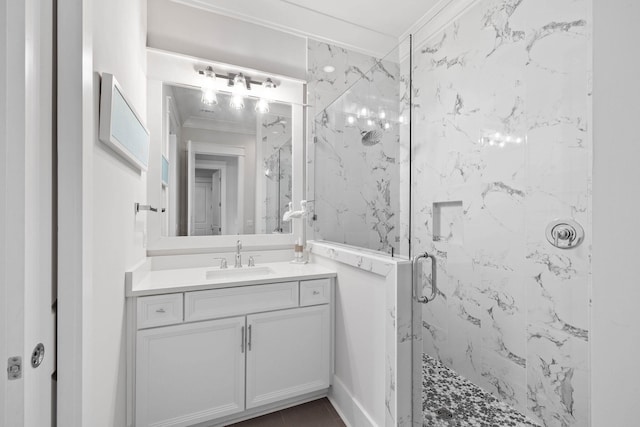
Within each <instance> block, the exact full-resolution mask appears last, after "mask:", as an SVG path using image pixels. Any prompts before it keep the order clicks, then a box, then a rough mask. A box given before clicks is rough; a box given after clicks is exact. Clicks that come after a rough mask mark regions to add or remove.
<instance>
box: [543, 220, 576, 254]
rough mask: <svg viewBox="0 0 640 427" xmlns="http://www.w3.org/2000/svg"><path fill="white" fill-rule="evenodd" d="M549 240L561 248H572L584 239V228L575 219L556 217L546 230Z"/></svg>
mask: <svg viewBox="0 0 640 427" xmlns="http://www.w3.org/2000/svg"><path fill="white" fill-rule="evenodd" d="M546 235H547V240H548V241H549V243H551V244H552V245H553V246H555V247H556V248H559V249H571V248H575V247H576V246H578V245H579V244H580V243H582V241H583V240H584V229H583V228H582V226H581V225H580V224H579V223H578V222H576V221H575V220H573V219H555V220H553V221H551V222H550V223H549V225H548V226H547V230H546Z"/></svg>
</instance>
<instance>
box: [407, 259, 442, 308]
mask: <svg viewBox="0 0 640 427" xmlns="http://www.w3.org/2000/svg"><path fill="white" fill-rule="evenodd" d="M422 259H430V260H431V295H430V296H429V297H425V296H422V295H421V294H422V291H421V290H420V289H419V287H418V276H419V274H418V271H417V270H418V266H419V265H420V261H421V260H422ZM412 267H413V271H412V275H411V280H412V281H413V297H414V298H415V299H416V301H417V302H419V303H420V304H426V303H428V302H430V301H433V300H434V299H435V298H436V296H437V295H438V279H437V274H436V273H437V269H438V265H437V263H436V257H435V256H434V255H431V254H430V253H428V252H425V253H423V254H420V255H416V256H415V257H413V261H412Z"/></svg>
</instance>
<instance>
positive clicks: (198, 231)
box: [193, 181, 213, 236]
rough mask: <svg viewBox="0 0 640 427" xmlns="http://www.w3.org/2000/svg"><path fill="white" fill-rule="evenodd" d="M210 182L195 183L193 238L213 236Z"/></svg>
mask: <svg viewBox="0 0 640 427" xmlns="http://www.w3.org/2000/svg"><path fill="white" fill-rule="evenodd" d="M212 196H213V195H212V192H211V182H210V181H209V182H196V184H195V188H194V192H193V227H194V232H193V235H194V236H209V235H211V234H213V201H212Z"/></svg>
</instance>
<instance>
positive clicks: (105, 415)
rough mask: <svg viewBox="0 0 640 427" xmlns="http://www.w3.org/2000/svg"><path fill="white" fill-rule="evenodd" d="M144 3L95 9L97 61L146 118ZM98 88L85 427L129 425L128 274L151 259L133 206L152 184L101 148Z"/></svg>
mask: <svg viewBox="0 0 640 427" xmlns="http://www.w3.org/2000/svg"><path fill="white" fill-rule="evenodd" d="M146 10H147V9H146V0H142V1H131V0H112V1H108V2H105V1H97V0H96V1H94V2H93V20H92V23H93V52H94V55H93V61H94V70H95V72H97V73H103V72H109V73H113V74H114V75H115V77H116V79H117V80H118V81H119V83H120V84H121V85H122V88H123V90H124V92H125V94H126V95H127V96H128V98H129V99H130V101H131V102H132V103H133V105H134V107H135V109H136V110H137V111H138V113H139V114H140V116H141V117H146V105H147V91H146V88H147V84H146V52H145V38H146ZM98 90H99V82H98V80H97V77H95V76H94V102H93V105H94V117H95V118H96V120H95V122H94V128H95V131H94V139H93V141H85V143H86V144H91V145H92V147H90V148H89V149H90V150H92V151H93V155H92V156H90V161H91V162H92V164H91V169H90V170H91V171H92V173H91V176H90V177H89V179H88V180H87V184H88V186H87V187H85V188H86V189H85V197H88V198H90V200H91V202H90V203H92V211H93V217H92V218H91V219H90V221H91V224H92V235H91V239H92V248H93V253H92V265H91V266H90V269H91V271H92V277H91V283H86V284H85V286H90V287H91V293H92V296H91V300H90V303H89V305H90V306H89V307H87V312H88V313H90V316H91V320H92V321H91V326H90V329H89V330H88V331H87V336H85V340H88V341H89V344H88V354H86V355H85V357H86V358H87V359H88V360H89V361H90V364H89V371H88V372H84V375H85V377H86V378H87V384H88V390H87V391H86V393H85V398H86V399H87V404H86V408H87V412H86V414H85V415H86V421H87V424H86V425H91V426H92V427H100V426H124V425H125V406H126V405H125V403H126V401H125V398H126V396H125V395H126V393H125V366H126V364H125V351H126V348H125V333H124V331H125V296H124V272H125V270H127V269H128V268H130V267H131V266H133V265H134V264H135V263H137V262H138V261H140V259H142V258H143V257H145V255H146V254H145V246H144V245H145V242H144V239H145V236H144V234H145V225H146V224H145V217H146V215H150V213H142V214H139V215H137V216H134V212H133V206H134V203H135V202H144V201H145V200H146V198H147V187H146V176H145V174H141V173H140V172H138V171H137V170H135V169H133V168H132V167H130V166H129V164H128V163H127V162H126V161H124V160H123V159H122V158H121V157H120V156H118V155H117V154H115V153H114V152H113V151H112V150H110V149H109V148H108V147H107V146H106V145H105V144H103V143H102V142H100V141H99V140H98V137H97V135H98V120H97V117H98V100H99V93H98Z"/></svg>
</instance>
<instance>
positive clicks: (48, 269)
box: [0, 0, 56, 427]
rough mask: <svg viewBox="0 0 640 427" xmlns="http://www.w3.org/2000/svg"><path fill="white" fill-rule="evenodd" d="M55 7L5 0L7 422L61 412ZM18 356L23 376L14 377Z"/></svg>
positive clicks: (2, 283) (0, 54)
mask: <svg viewBox="0 0 640 427" xmlns="http://www.w3.org/2000/svg"><path fill="white" fill-rule="evenodd" d="M54 8H55V3H54V1H53V0H49V1H46V2H39V1H37V0H26V1H20V2H16V1H11V0H0V10H2V12H3V13H2V14H0V16H1V18H0V21H2V23H1V24H0V26H1V27H2V31H0V99H2V100H3V103H2V104H0V171H2V173H1V174H2V176H1V178H0V360H2V366H3V369H2V378H1V379H0V427H12V426H18V425H22V426H26V427H32V426H35V425H38V426H39V425H43V424H44V423H46V424H48V425H51V422H52V419H53V417H54V414H55V412H54V411H55V406H53V405H54V402H55V400H54V401H52V400H51V399H52V398H53V397H54V393H55V388H54V383H53V379H54V376H53V372H54V369H55V360H56V344H55V319H54V309H53V306H54V304H53V302H54V298H55V292H56V290H55V287H54V286H55V277H54V274H55V249H54V244H55V226H54V221H55V220H56V217H55V214H54V207H55V185H56V183H55V179H52V178H53V175H54V173H55V163H54V162H55V154H54V147H55V136H54V129H55V124H54V122H53V120H54V118H55V107H54V105H53V100H54V99H55V82H54V80H53V79H54V75H55V62H54V61H55V57H54V56H53V55H54V54H55V51H54V45H53V42H52V40H53V39H54V31H55V25H54V19H55V16H56V15H55V11H54ZM47 286H48V287H49V288H48V289H46V287H47ZM38 342H42V343H44V345H45V355H44V359H43V361H42V364H41V365H40V366H39V367H37V368H33V367H32V366H31V363H30V358H31V351H32V350H33V349H34V347H35V345H36V344H37V343H38ZM14 356H17V357H20V358H21V359H22V360H21V377H20V378H17V379H14V380H9V379H8V376H7V373H6V369H7V367H8V359H9V357H14ZM36 369H37V370H36ZM45 382H46V385H43V383H45ZM43 387H44V388H43ZM45 402H46V403H45Z"/></svg>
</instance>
